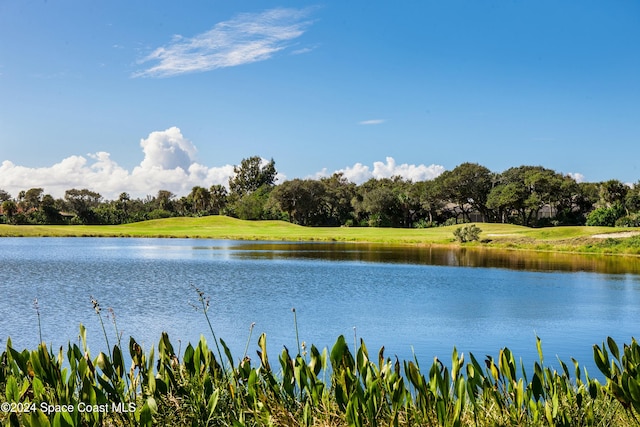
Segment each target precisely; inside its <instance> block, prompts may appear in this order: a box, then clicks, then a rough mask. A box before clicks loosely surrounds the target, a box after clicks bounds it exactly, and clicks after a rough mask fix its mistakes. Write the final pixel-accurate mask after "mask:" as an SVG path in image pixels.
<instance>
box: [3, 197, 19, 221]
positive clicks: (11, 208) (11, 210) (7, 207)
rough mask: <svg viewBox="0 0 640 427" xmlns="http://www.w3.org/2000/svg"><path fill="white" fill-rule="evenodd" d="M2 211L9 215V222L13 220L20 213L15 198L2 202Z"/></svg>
mask: <svg viewBox="0 0 640 427" xmlns="http://www.w3.org/2000/svg"><path fill="white" fill-rule="evenodd" d="M2 213H3V214H4V215H5V216H6V217H7V220H8V222H10V223H11V222H13V217H14V215H15V214H16V213H18V205H17V204H16V202H14V201H13V200H5V201H4V202H2Z"/></svg>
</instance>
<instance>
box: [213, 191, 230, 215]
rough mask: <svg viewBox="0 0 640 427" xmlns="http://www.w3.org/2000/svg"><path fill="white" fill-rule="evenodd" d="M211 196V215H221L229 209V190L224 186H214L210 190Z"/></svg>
mask: <svg viewBox="0 0 640 427" xmlns="http://www.w3.org/2000/svg"><path fill="white" fill-rule="evenodd" d="M209 194H210V195H211V200H210V209H211V213H212V214H214V215H220V213H221V212H223V211H224V209H225V208H226V207H227V197H228V194H227V189H226V188H225V187H224V186H222V185H219V184H214V185H212V186H211V188H209Z"/></svg>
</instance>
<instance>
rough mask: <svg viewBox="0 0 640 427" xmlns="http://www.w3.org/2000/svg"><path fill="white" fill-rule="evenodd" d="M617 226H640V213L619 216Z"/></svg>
mask: <svg viewBox="0 0 640 427" xmlns="http://www.w3.org/2000/svg"><path fill="white" fill-rule="evenodd" d="M616 227H640V213H634V214H631V215H627V216H623V217H622V218H618V220H617V221H616Z"/></svg>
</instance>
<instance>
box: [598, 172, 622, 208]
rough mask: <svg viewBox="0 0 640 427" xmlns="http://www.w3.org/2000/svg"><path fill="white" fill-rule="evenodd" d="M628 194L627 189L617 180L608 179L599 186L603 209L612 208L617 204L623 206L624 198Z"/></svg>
mask: <svg viewBox="0 0 640 427" xmlns="http://www.w3.org/2000/svg"><path fill="white" fill-rule="evenodd" d="M628 192H629V187H627V186H626V185H625V184H623V183H622V182H620V181H618V180H617V179H610V180H609V181H605V182H603V183H602V184H600V200H601V203H602V204H603V205H604V206H605V207H608V208H610V207H612V206H613V205H616V204H619V205H621V206H624V202H625V198H626V197H627V193H628Z"/></svg>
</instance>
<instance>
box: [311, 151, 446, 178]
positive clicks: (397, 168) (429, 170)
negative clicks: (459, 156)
mask: <svg viewBox="0 0 640 427" xmlns="http://www.w3.org/2000/svg"><path fill="white" fill-rule="evenodd" d="M444 171H445V168H444V166H440V165H433V164H432V165H430V166H425V165H409V164H407V163H403V164H401V165H398V164H396V161H395V159H394V158H393V157H387V158H386V163H383V162H374V163H373V171H372V170H371V168H369V166H367V165H364V164H362V163H356V164H354V165H353V166H347V167H345V168H344V169H340V170H337V171H335V172H341V173H342V174H344V176H345V178H347V179H348V180H349V181H351V182H354V183H356V184H361V183H363V182H365V181H367V180H369V179H371V178H375V179H381V178H391V177H393V176H401V177H402V178H404V179H408V180H411V181H413V182H417V181H426V180H430V179H433V178H436V177H437V176H439V175H440V174H441V173H442V172H444ZM322 176H328V173H327V169H326V168H325V169H322V171H320V172H318V173H316V174H315V177H316V178H320V177H322Z"/></svg>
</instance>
